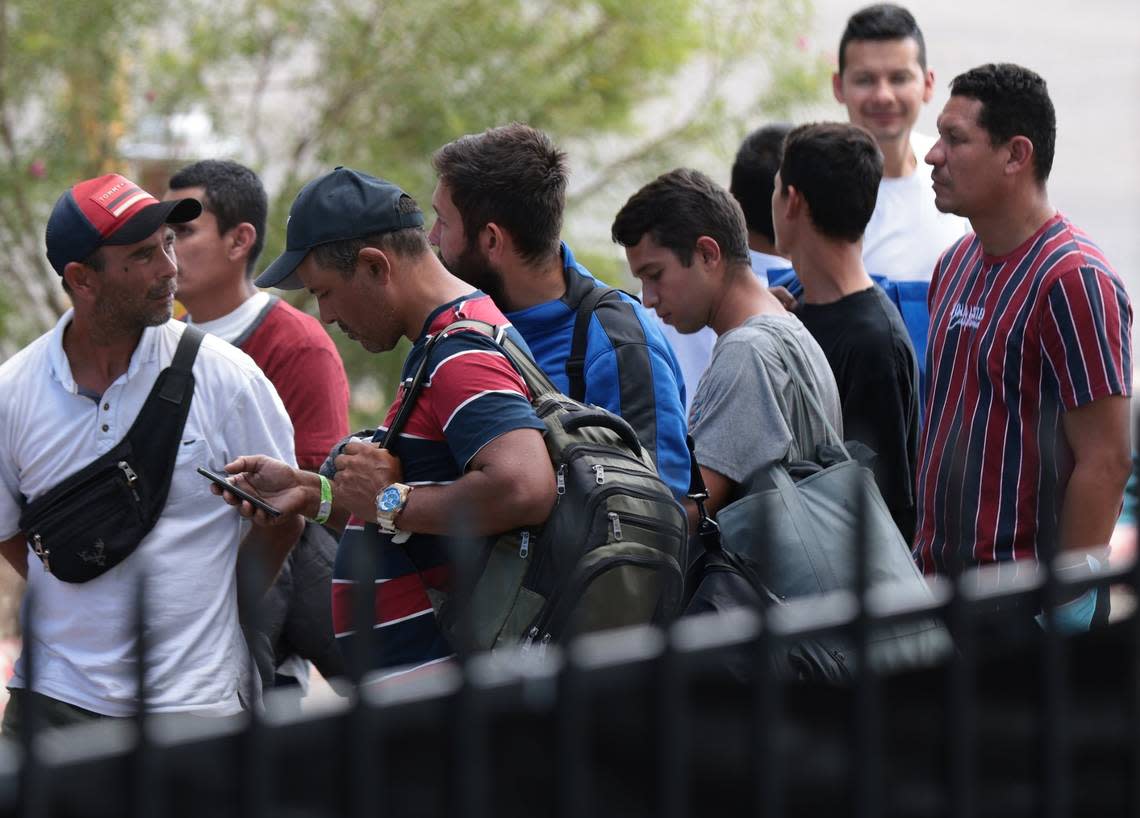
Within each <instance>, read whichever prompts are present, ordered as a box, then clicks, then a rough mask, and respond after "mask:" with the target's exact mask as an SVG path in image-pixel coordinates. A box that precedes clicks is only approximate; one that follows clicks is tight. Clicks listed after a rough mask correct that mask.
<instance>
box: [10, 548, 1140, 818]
mask: <svg viewBox="0 0 1140 818" xmlns="http://www.w3.org/2000/svg"><path fill="white" fill-rule="evenodd" d="M861 540H862V538H861V537H859V536H857V537H856V542H853V543H852V554H853V555H854V556H857V557H859V558H860V559H861V560H865V558H866V551H867V548H866V543H863V542H861ZM861 564H862V563H861ZM1050 564H1051V563H1050V561H1048V560H1045V561H1044V562H1043V564H1042V569H1040V570H1038V571H1035V572H1030V573H1029V575H1024V576H1021V577H1020V578H1019V579H1016V580H1015V581H1013V582H1007V583H1004V584H1003V585H1002V587H1001V589H1000V590H999V591H982V590H979V589H980V588H982V587H984V583H979V582H978V581H977V577H976V576H975V575H974V574H973V573H969V574H964V575H963V576H961V577H958V578H956V579H954V580H952V581H944V582H940V583H937V584H935V585H934V586H933V591H934V593H933V599H922V600H914V599H898V598H884V597H883V595H881V594H879V595H876V593H875V592H874V590H873V589H870V590H869V589H867V588H866V587H862V586H863V585H865V582H866V580H865V576H866V571H864V570H861V571H859V572H857V575H858V577H859V579H858V581H857V585H858V586H860V587H856V588H855V589H854V590H853V591H851V592H837V593H833V594H829V595H827V596H825V597H820V598H813V599H810V600H800V601H794V602H792V603H789V604H787V605H780V606H777V607H775V608H772V609H769V610H767V611H759V610H745V609H741V610H737V611H734V612H732V613H730V614H727V615H723V616H715V615H709V616H703V617H693V618H689V619H683V620H680V621H678V622H677V623H675V624H674V625H673V626H672V627H670V628H669V629H668V630H660V629H654V628H634V629H628V630H622V631H613V632H609V633H602V634H595V635H590V636H586V637H582V638H580V639H578V640H575V641H574V642H572V643H571V644H570V645H569V646H568V647H567V648H566V649H565V650H558V649H551V650H550V651H548V652H547V653H546V654H545V655H542V656H534V655H533V653H532V654H531V655H528V656H527V657H525V659H524V658H523V657H521V656H518V655H501V654H496V655H495V656H487V655H483V656H471V657H464V659H463V660H462V661H460V662H457V663H455V664H454V665H451V666H444V667H442V668H441V669H440V670H439V671H438V672H436V673H434V674H433V675H431V676H430V677H425V678H420V679H418V680H417V681H416V682H415V683H407V684H369V683H368V679H367V677H365V676H364V675H363V673H362V664H361V662H362V661H363V657H358V661H357V662H356V663H355V666H356V671H355V678H354V685H353V687H352V692H351V695H349V696H348V697H346V698H344V699H342V700H339V701H337V702H335V703H332V704H330V705H329V706H328V708H327V709H325V710H321V711H319V712H308V713H305V714H303V715H300V716H297V715H288V716H284V715H281V714H280V713H278V712H277V711H276V710H275V708H274V706H273V701H272V697H270V700H269V701H268V702H267V707H266V709H265V710H264V712H253V713H250V714H248V715H247V716H245V717H241V718H231V719H219V720H204V719H185V720H181V719H177V718H173V717H162V718H153V717H151V716H149V715H148V714H147V712H146V707H145V702H146V696H145V694H144V695H143V696H141V697H140V700H141V704H140V709H139V713H138V715H137V717H136V718H135V719H133V720H131V719H128V720H120V721H108V722H100V723H96V724H91V725H84V726H81V727H74V728H69V729H66V730H42V729H40V730H37V729H35V726H36V720H37V713H36V708H35V706H34V700H29V707H28V709H27V710H26V719H27V723H28V724H29V726H30V729H29V731H28V735H27V736H26V737H25V740H24V741H23V743H22V745H20V746H6V745H5V746H0V814H13V815H23V816H28V817H29V818H33V817H34V816H73V815H74V816H104V815H105V816H132V815H133V816H152V815H163V816H166V815H174V816H179V815H187V816H214V815H218V816H225V815H235V816H236V815H241V816H251V817H252V816H342V815H343V816H375V815H394V816H419V815H425V816H427V815H430V816H469V817H470V818H481V817H482V816H496V818H501V817H502V816H513V815H520V816H522V815H526V816H548V815H549V816H564V817H565V818H571V817H572V816H591V817H592V816H606V815H614V816H618V815H620V816H623V818H624V817H625V816H638V815H652V816H661V817H662V818H681V817H682V816H706V815H710V816H711V815H736V814H749V815H763V816H772V818H775V817H776V816H800V815H804V816H806V815H811V816H818V815H833V814H841V815H855V816H908V817H910V816H913V817H915V818H918V816H954V818H972V816H1002V818H1012V817H1013V816H1069V815H1093V816H1109V815H1140V617H1138V616H1137V615H1136V614H1130V615H1127V616H1125V617H1123V618H1120V619H1118V620H1117V621H1115V622H1114V623H1113V624H1112V625H1110V626H1108V627H1106V628H1102V629H1099V630H1097V631H1094V632H1092V633H1089V634H1086V635H1082V636H1079V637H1066V636H1063V635H1061V634H1059V633H1057V632H1056V631H1054V630H1051V629H1049V628H1046V629H1038V628H1030V629H1024V628H1022V629H1020V630H1018V629H1016V628H1015V629H1014V630H1017V631H1018V632H1017V633H1015V634H1014V635H1008V634H1007V633H1006V631H1007V630H1009V628H1007V627H1006V626H1007V625H1012V624H1015V623H1020V624H1024V622H1025V617H1023V616H1021V615H1018V614H1016V613H1011V612H1010V609H1011V607H1012V608H1013V609H1014V610H1015V611H1016V610H1038V609H1045V610H1049V608H1050V604H1051V603H1052V602H1053V601H1055V600H1057V599H1058V598H1060V595H1061V594H1063V593H1065V592H1066V591H1068V592H1073V591H1076V590H1079V589H1081V588H1087V587H1089V586H1090V585H1091V583H1093V582H1102V581H1104V580H1106V579H1110V580H1112V581H1113V582H1114V583H1117V587H1118V588H1122V589H1124V591H1125V592H1127V591H1131V593H1132V594H1133V595H1135V594H1136V592H1137V590H1138V589H1140V567H1137V566H1136V565H1132V566H1129V567H1127V568H1125V569H1121V570H1117V571H1115V572H1110V573H1102V574H1101V575H1099V576H1098V577H1096V578H1095V579H1094V578H1085V579H1081V580H1077V581H1075V582H1070V581H1069V580H1066V579H1062V578H1060V577H1058V575H1057V574H1056V573H1055V572H1053V571H1052V570H1050ZM359 569H360V571H361V572H362V573H361V576H370V574H368V573H367V571H368V566H359ZM360 587H364V588H367V593H360V594H358V599H359V602H358V604H357V606H356V609H357V617H358V621H359V622H363V621H365V620H364V619H362V617H369V618H370V617H371V614H372V600H371V597H370V594H371V583H370V582H369V583H367V584H363V583H361V584H360ZM142 590H145V589H142ZM142 590H140V595H139V599H138V611H139V615H138V628H139V634H140V638H139V642H138V645H139V660H140V661H139V667H140V668H142V667H145V664H146V652H147V645H146V643H145V639H143V638H141V635H142V634H143V633H144V632H145V631H144V629H143V623H144V620H145V612H146V610H147V606H148V602H149V601H148V600H147V599H146V598H145V595H144V593H143V592H142ZM35 603H36V600H35V599H34V598H31V599H29V600H28V601H27V604H28V609H27V611H26V617H25V622H26V632H25V644H26V646H27V652H26V654H25V658H26V662H27V665H26V670H27V674H28V677H29V678H30V679H31V680H33V681H32V684H34V678H35V671H36V651H35V646H36V644H37V643H36V640H35V622H36V618H35ZM932 614H933V615H935V616H937V617H939V618H940V619H941V620H942V621H944V622H945V623H946V625H947V627H948V628H949V631H950V633H951V634H952V636H953V639H954V642H955V650H953V651H951V652H949V653H948V654H947V656H946V657H945V659H944V660H943V661H942V662H940V663H938V664H936V665H933V666H929V667H922V668H914V669H912V670H908V671H906V672H902V673H894V674H890V675H883V674H880V673H878V672H877V671H876V670H875V667H874V666H873V664H872V663H871V662H868V661H866V659H867V657H868V656H869V655H870V650H871V648H872V640H873V639H874V627H873V626H874V625H876V624H878V623H883V622H887V621H892V620H903V619H913V618H917V617H928V616H930V615H932ZM367 621H370V619H368V620H367ZM1029 621H1030V622H1031V621H1032V619H1031V618H1030V619H1029ZM366 627H367V626H366ZM837 630H840V631H843V632H844V633H846V634H848V635H849V637H850V638H851V640H852V644H853V645H854V646H855V651H856V653H857V658H858V659H859V661H857V663H856V664H857V667H858V668H859V672H858V674H857V676H856V679H855V681H854V682H853V683H852V684H851V685H849V686H842V687H837V686H825V685H822V684H812V683H803V682H790V681H788V680H787V679H785V678H782V677H781V676H779V675H777V674H775V673H774V672H772V670H771V665H770V663H769V662H768V660H767V657H769V656H770V655H771V654H772V651H774V650H778V649H779V648H780V646H781V645H786V644H789V643H794V642H796V641H797V640H801V639H804V638H807V637H810V636H811V635H813V634H822V633H834V632H836V631H837ZM360 642H361V643H363V642H364V640H360ZM730 656H732V657H736V658H737V659H739V658H740V657H742V656H743V657H745V658H746V659H747V660H748V661H749V662H750V669H749V673H748V674H747V678H746V679H741V678H739V677H738V676H736V675H734V674H732V673H730V672H728V671H727V670H726V658H727V657H730ZM139 684H140V689H143V688H144V680H143V674H142V672H141V670H140V674H139Z"/></svg>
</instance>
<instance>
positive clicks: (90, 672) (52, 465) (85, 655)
mask: <svg viewBox="0 0 1140 818" xmlns="http://www.w3.org/2000/svg"><path fill="white" fill-rule="evenodd" d="M71 317H72V312H71V311H68V312H67V313H66V314H65V315H64V316H63V317H62V318H61V319H60V320H59V323H57V324H56V326H55V328H54V329H53V330H51V331H49V332H48V333H46V334H44V335H42V336H40V337H39V338H38V339H37V340H35V341H33V342H32V343H31V344H30V345H28V346H27V347H25V348H24V349H22V350H21V351H20V352H18V353H17V354H16V355H14V356H13V357H12V358H11V359H9V360H8V361H7V362H6V363H4V364H3V366H0V540H6V539H10V538H11V537H13V536H15V535H16V534H17V533H19V530H20V529H19V516H20V502H21V495H22V496H23V497H24V498H26V499H27V500H29V501H31V500H34V499H35V498H36V497H38V496H39V495H41V494H43V493H44V492H46V491H47V490H49V489H50V488H52V487H53V486H55V485H56V484H58V483H59V482H60V481H62V480H63V479H64V478H65V477H67V476H68V475H70V474H72V473H73V472H75V471H76V470H78V469H79V468H81V467H82V466H84V465H86V464H87V463H90V462H91V461H92V460H94V459H95V458H96V457H98V456H99V455H101V454H102V453H104V452H106V451H107V450H108V449H110V448H111V447H113V446H114V445H115V444H116V443H118V442H119V441H120V440H121V439H122V438H123V436H124V435H125V434H126V433H127V430H128V429H129V428H130V426H131V423H132V422H133V421H134V419H135V416H136V415H137V414H138V412H139V410H140V409H141V408H142V404H143V402H144V401H145V399H146V396H147V394H148V393H149V392H150V388H151V386H152V385H153V383H154V380H155V378H156V377H157V376H158V373H159V372H160V371H161V370H162V369H163V368H165V367H166V366H168V365H169V363H170V361H171V359H172V358H173V357H174V350H175V348H176V347H177V345H178V340H179V338H181V336H182V331H183V330H184V329H185V325H184V324H182V323H181V322H178V321H168V322H166V323H165V324H162V325H161V326H158V327H151V328H148V329H146V330H144V331H143V333H142V337H141V339H140V340H139V344H138V346H137V347H136V348H135V351H134V354H133V355H132V356H131V362H130V364H129V366H128V368H127V371H126V372H125V373H124V374H123V375H121V376H119V378H118V379H116V380H115V382H114V383H112V384H111V386H110V387H108V389H107V391H106V392H105V393H104V394H103V396H102V397H101V398H100V400H99V402H98V403H96V402H94V401H93V400H92V399H91V398H89V397H85V396H84V395H81V394H79V391H78V389H77V387H76V384H75V380H74V378H73V377H72V373H71V366H70V363H69V362H68V359H67V356H66V354H65V353H64V351H63V345H62V341H63V331H64V329H65V327H66V326H67V325H68V324H69V323H70V321H71ZM193 372H194V379H195V388H194V398H193V401H192V402H191V404H190V413H189V416H188V417H187V419H186V426H185V428H184V429H183V431H182V445H181V446H180V447H179V451H178V455H177V459H176V461H175V467H174V474H173V477H172V480H171V485H170V493H169V496H168V499H167V502H166V506H165V508H164V510H163V513H162V516H161V517H160V518H159V521H158V523H157V524H156V525H155V527H154V528H153V529H152V530H151V532H150V533H149V534H148V535H147V536H146V537H145V538H144V539H143V541H142V542H141V543H140V544H139V546H138V548H137V549H136V550H135V552H134V553H133V554H131V556H130V557H128V558H127V559H126V560H124V561H123V562H121V563H120V564H119V565H117V566H115V567H114V568H112V569H111V570H109V571H107V572H106V573H105V574H103V575H101V576H99V577H97V578H95V579H93V580H91V581H89V582H85V583H78V584H73V583H67V582H62V581H60V580H58V579H56V578H55V577H53V576H51V575H50V574H48V573H47V572H45V570H44V568H43V564H42V563H41V562H40V560H39V559H38V558H37V557H35V556H32V555H29V557H28V589H29V591H30V592H31V593H33V594H34V599H35V628H34V631H33V632H34V635H35V640H36V644H35V649H36V677H35V682H34V684H35V690H36V691H37V692H40V693H43V694H45V695H48V696H51V697H52V698H56V699H59V700H61V701H65V702H69V703H71V704H74V705H77V706H79V707H82V708H85V709H87V710H91V711H94V712H96V713H102V714H104V715H108V716H127V715H130V714H131V713H133V712H134V710H135V708H136V706H137V691H136V671H137V665H136V661H135V610H134V605H135V597H136V593H137V591H136V589H137V583H138V578H139V576H140V574H142V573H143V572H145V575H146V577H147V586H146V596H147V598H148V599H149V601H150V605H149V607H148V611H147V615H146V630H147V634H146V636H147V640H148V651H149V653H148V668H147V674H146V678H147V693H148V700H147V705H148V707H149V708H150V709H151V710H152V711H154V712H178V711H193V712H197V713H203V714H212V715H222V714H227V713H234V712H237V711H238V710H240V704H239V702H238V695H237V694H238V687H239V679H240V678H241V675H242V671H243V669H244V668H245V667H246V666H247V662H248V654H247V651H246V649H245V643H244V640H243V638H242V634H241V630H240V628H239V626H238V615H237V595H236V578H235V566H236V560H237V553H238V547H237V546H238V544H239V543H240V542H241V540H242V539H243V538H244V536H245V534H246V533H247V531H248V529H249V523H248V521H246V520H244V519H243V518H242V517H241V516H240V515H239V514H238V513H237V510H236V509H234V508H232V507H231V506H228V505H226V504H225V503H224V502H223V501H222V500H221V498H219V497H216V496H214V495H213V494H212V493H211V492H210V489H209V485H210V484H209V481H207V480H205V479H204V478H202V477H201V476H199V475H198V474H197V472H196V471H195V469H196V467H197V466H207V467H209V468H212V469H215V470H220V469H221V468H222V466H223V465H224V464H225V463H227V462H229V461H230V460H232V459H233V458H235V457H236V456H238V455H242V454H256V453H263V454H267V455H270V456H271V457H276V458H279V459H282V460H285V461H286V462H289V463H292V462H294V457H293V428H292V424H291V423H290V422H289V416H288V415H287V414H286V413H285V407H284V406H283V405H282V404H281V400H280V398H278V396H277V392H276V391H275V390H274V388H273V386H272V385H271V384H270V383H269V381H268V379H267V378H266V377H265V376H264V375H263V374H262V373H261V370H260V369H258V368H257V366H256V365H255V364H254V363H253V361H252V360H251V359H250V358H249V357H248V356H247V355H246V354H245V353H243V352H241V351H240V350H238V349H237V348H235V347H232V346H230V345H229V344H227V343H225V342H223V341H221V340H219V339H218V338H215V337H213V336H210V335H207V336H206V337H205V339H204V340H203V341H202V346H201V347H200V349H199V350H198V356H197V358H196V359H195V361H194V368H193ZM25 614H26V612H22V616H21V618H22V619H23V618H24V615H25ZM23 672H24V671H23V657H21V659H20V660H19V661H18V662H17V663H16V670H15V675H14V676H13V678H12V681H11V686H12V687H23V686H24V676H23Z"/></svg>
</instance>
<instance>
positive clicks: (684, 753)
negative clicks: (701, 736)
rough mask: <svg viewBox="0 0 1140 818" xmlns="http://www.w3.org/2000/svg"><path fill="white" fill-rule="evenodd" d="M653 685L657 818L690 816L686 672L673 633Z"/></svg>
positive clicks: (662, 656)
mask: <svg viewBox="0 0 1140 818" xmlns="http://www.w3.org/2000/svg"><path fill="white" fill-rule="evenodd" d="M654 675H655V677H656V683H655V684H654V688H653V689H654V693H655V697H654V702H653V703H654V716H655V718H654V732H655V734H656V735H655V739H656V742H655V746H654V748H653V749H654V753H655V754H656V763H657V775H656V785H657V786H656V802H655V803H656V809H655V810H654V812H655V814H656V815H658V816H660V818H684V816H686V815H688V814H689V799H690V792H689V767H688V759H689V752H690V741H689V731H690V729H691V725H690V720H689V692H688V684H687V681H688V673H687V667H686V665H685V664H684V662H683V660H682V657H681V656H680V654H678V652H677V649H676V646H675V644H674V638H673V635H672V633H669V634H668V635H667V637H666V639H665V648H664V650H663V651H662V653H661V657H660V658H659V659H658V660H657V669H656V672H655V674H654Z"/></svg>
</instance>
